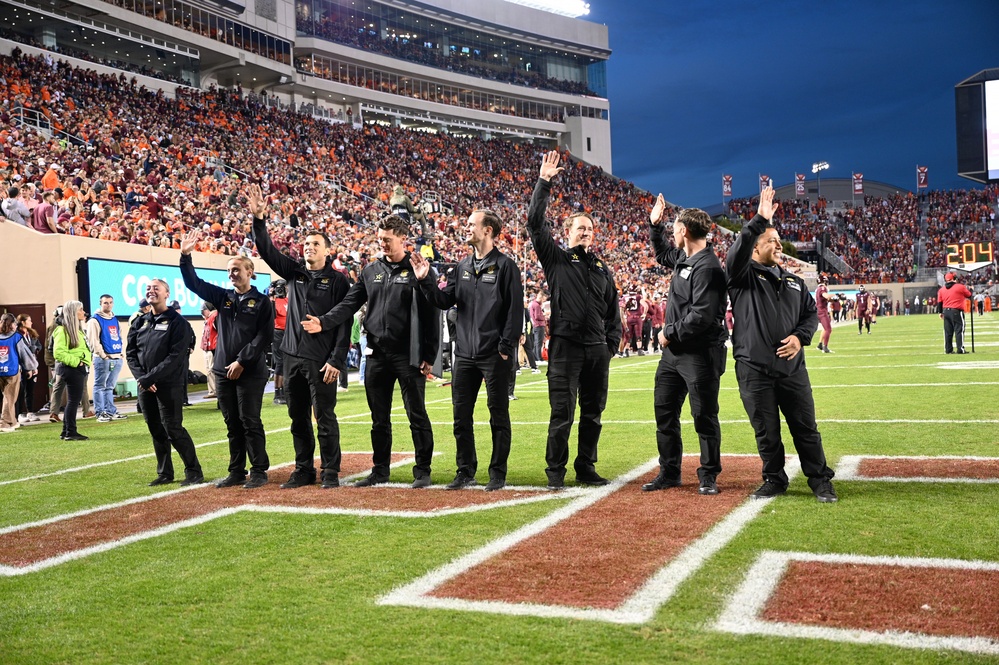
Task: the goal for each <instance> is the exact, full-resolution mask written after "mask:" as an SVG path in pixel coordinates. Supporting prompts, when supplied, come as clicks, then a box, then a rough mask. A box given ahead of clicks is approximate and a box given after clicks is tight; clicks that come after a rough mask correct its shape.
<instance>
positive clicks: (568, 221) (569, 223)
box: [562, 212, 597, 235]
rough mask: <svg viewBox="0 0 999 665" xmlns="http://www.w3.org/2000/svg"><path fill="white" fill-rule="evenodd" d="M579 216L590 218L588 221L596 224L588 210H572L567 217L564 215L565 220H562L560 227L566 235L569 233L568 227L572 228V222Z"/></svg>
mask: <svg viewBox="0 0 999 665" xmlns="http://www.w3.org/2000/svg"><path fill="white" fill-rule="evenodd" d="M580 217H585V218H586V219H588V220H590V223H591V224H593V225H594V226H596V225H597V223H596V221H594V219H593V216H592V215H590V213H588V212H574V213H572V214H571V215H569V216H568V217H566V218H565V221H563V222H562V228H563V229H564V230H565V233H566V235H568V234H569V229H571V228H572V223H573V222H575V221H576V220H577V219H579V218H580Z"/></svg>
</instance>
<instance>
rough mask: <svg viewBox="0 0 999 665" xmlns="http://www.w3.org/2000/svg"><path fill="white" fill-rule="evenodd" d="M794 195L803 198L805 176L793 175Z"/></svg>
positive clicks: (800, 174)
mask: <svg viewBox="0 0 999 665" xmlns="http://www.w3.org/2000/svg"><path fill="white" fill-rule="evenodd" d="M794 195H795V196H804V195H805V174H804V173H795V174H794Z"/></svg>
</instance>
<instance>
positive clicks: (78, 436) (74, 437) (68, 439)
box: [59, 434, 90, 441]
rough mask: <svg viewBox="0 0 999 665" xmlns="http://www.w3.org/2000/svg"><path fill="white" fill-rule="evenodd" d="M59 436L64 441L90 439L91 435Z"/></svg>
mask: <svg viewBox="0 0 999 665" xmlns="http://www.w3.org/2000/svg"><path fill="white" fill-rule="evenodd" d="M59 438H60V439H62V440H63V441H90V437H89V436H83V435H82V434H67V435H66V436H61V437H59Z"/></svg>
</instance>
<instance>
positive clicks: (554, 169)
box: [539, 150, 565, 180]
mask: <svg viewBox="0 0 999 665" xmlns="http://www.w3.org/2000/svg"><path fill="white" fill-rule="evenodd" d="M559 160H560V157H559V154H558V150H552V151H551V152H549V153H545V156H544V157H543V158H542V159H541V171H540V173H539V175H540V176H541V179H542V180H551V179H552V178H553V177H554V176H557V175H558V174H559V173H561V172H562V171H564V170H565V167H564V166H559V165H558V163H559Z"/></svg>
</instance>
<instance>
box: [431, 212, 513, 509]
mask: <svg viewBox="0 0 999 665" xmlns="http://www.w3.org/2000/svg"><path fill="white" fill-rule="evenodd" d="M501 228H502V222H501V221H500V218H499V217H498V216H497V215H496V213H494V212H492V211H489V210H475V211H473V212H472V214H471V215H469V217H468V223H467V226H466V238H467V241H468V244H469V245H471V246H472V249H473V252H472V253H471V254H469V255H468V256H466V257H465V258H464V259H462V260H461V262H460V263H458V266H457V268H456V269H455V270H453V271H451V273H450V274H449V275H448V280H447V285H446V286H445V287H444V290H443V291H442V290H440V289H438V288H437V283H436V280H435V278H434V275H433V274H431V271H430V264H428V263H427V261H426V260H425V259H424V258H423V257H422V256H420V257H417V258H414V259H413V268H414V269H415V270H416V276H417V277H418V278H419V279H420V288H421V289H423V292H424V293H425V294H426V296H427V298H429V299H430V302H432V303H433V304H434V305H436V306H437V307H440V308H441V309H445V310H446V309H450V308H451V307H454V306H455V305H457V306H458V316H457V331H456V338H457V339H456V340H455V344H456V349H455V360H454V365H453V367H452V369H451V376H452V382H451V400H452V406H453V410H454V438H455V441H456V443H457V453H456V455H455V461H456V463H457V466H458V472H457V474H456V475H455V477H454V480H452V481H451V483H450V484H449V485H448V486H447V489H461V488H464V487H470V486H472V485H475V483H476V481H475V472H476V470H477V468H478V458H477V457H476V454H475V432H474V423H473V420H472V418H473V415H474V413H475V400H476V398H477V397H478V393H479V386H481V385H482V382H483V380H485V383H486V404H487V406H488V407H489V427H490V429H491V431H492V439H493V453H492V458H491V459H490V462H489V483H488V484H487V485H486V491H487V492H491V491H493V490H498V489H501V488H502V487H504V486H505V485H506V463H507V458H508V457H509V456H510V440H511V426H510V399H509V397H508V391H509V388H510V375H511V373H512V372H511V370H512V369H513V368H514V367H516V363H517V351H518V349H519V346H520V335H521V330H522V328H523V322H524V287H523V284H522V283H521V281H520V269H519V268H517V264H516V263H514V262H513V259H511V258H510V257H508V256H507V255H506V254H503V253H502V252H500V251H499V249H497V248H496V247H495V240H496V238H497V237H498V236H499V234H500V230H501Z"/></svg>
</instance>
